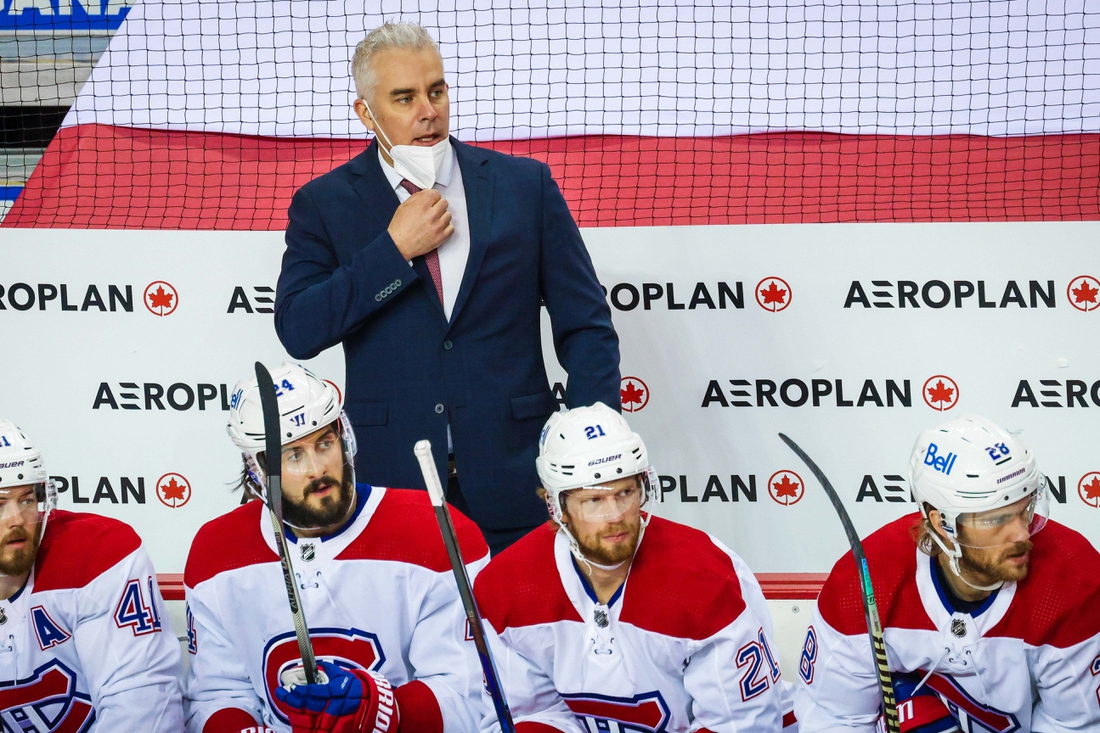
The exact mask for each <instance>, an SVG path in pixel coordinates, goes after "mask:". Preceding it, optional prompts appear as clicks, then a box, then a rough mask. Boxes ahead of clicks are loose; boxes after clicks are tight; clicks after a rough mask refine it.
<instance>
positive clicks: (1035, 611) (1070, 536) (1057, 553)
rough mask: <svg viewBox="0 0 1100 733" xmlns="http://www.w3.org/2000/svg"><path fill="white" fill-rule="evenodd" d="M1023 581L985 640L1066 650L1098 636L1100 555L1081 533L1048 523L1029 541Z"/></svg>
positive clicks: (1054, 523) (1099, 622) (1099, 625)
mask: <svg viewBox="0 0 1100 733" xmlns="http://www.w3.org/2000/svg"><path fill="white" fill-rule="evenodd" d="M1032 542H1033V543H1034V546H1033V548H1032V550H1031V560H1030V562H1029V567H1028V575H1027V577H1026V578H1025V579H1024V580H1022V581H1020V582H1019V583H1018V584H1017V586H1016V595H1015V597H1014V598H1013V599H1012V605H1011V606H1009V610H1008V612H1007V613H1006V614H1005V616H1004V618H1002V619H1001V620H1000V621H999V622H998V623H997V625H996V626H994V627H993V628H992V629H990V631H989V633H988V634H987V636H1007V637H1012V638H1017V639H1023V640H1024V641H1025V642H1026V643H1027V644H1030V645H1032V646H1042V645H1049V646H1054V647H1058V648H1061V649H1064V648H1066V647H1070V646H1074V645H1076V644H1080V643H1081V642H1083V641H1085V640H1086V639H1090V638H1092V637H1094V636H1097V635H1098V634H1100V613H1095V612H1090V611H1089V610H1088V609H1097V608H1100V552H1097V550H1096V548H1095V547H1093V546H1092V544H1091V543H1090V542H1089V541H1088V540H1087V539H1085V537H1083V536H1082V535H1081V534H1080V533H1078V532H1076V531H1074V530H1072V529H1070V528H1069V527H1066V526H1064V525H1061V524H1058V523H1057V522H1048V523H1047V526H1046V527H1045V528H1044V529H1043V531H1042V532H1040V533H1039V534H1037V535H1035V537H1034V538H1033V539H1032Z"/></svg>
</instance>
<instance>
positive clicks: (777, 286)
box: [756, 277, 791, 313]
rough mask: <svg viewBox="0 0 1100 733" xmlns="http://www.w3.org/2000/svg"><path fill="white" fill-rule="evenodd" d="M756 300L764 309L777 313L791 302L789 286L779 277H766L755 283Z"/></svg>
mask: <svg viewBox="0 0 1100 733" xmlns="http://www.w3.org/2000/svg"><path fill="white" fill-rule="evenodd" d="M756 302H757V304H758V305H759V306H760V307H761V308H763V309H764V310H766V311H771V312H772V313H778V312H779V311H781V310H784V309H785V308H786V307H787V306H789V305H790V304H791V286H790V285H788V284H787V281H786V280H784V279H783V278H781V277H766V278H764V279H763V280H761V281H760V282H758V283H757V284H756Z"/></svg>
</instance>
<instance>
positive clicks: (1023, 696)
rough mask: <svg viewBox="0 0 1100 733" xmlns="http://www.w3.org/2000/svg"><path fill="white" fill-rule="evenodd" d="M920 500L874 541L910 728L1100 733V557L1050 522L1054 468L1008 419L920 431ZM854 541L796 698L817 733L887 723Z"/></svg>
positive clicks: (812, 634) (883, 610)
mask: <svg viewBox="0 0 1100 733" xmlns="http://www.w3.org/2000/svg"><path fill="white" fill-rule="evenodd" d="M909 485H910V486H911V487H912V488H913V494H914V496H915V497H916V500H917V502H918V503H919V506H920V514H911V515H909V516H906V517H902V518H901V519H899V520H897V521H895V522H893V523H891V524H888V525H886V526H885V527H883V528H882V529H880V530H878V531H877V532H875V533H874V534H872V535H871V536H869V537H868V538H867V539H866V540H864V542H863V547H864V551H865V552H866V555H867V563H868V565H869V566H870V570H871V577H872V581H873V584H874V590H875V596H876V598H877V599H878V602H879V613H880V615H881V618H882V626H883V637H884V640H885V643H886V657H887V659H888V661H889V667H890V672H891V675H892V682H893V688H894V694H895V697H896V699H897V712H898V720H899V722H900V727H901V731H902V733H939V732H941V731H942V732H945V733H946V732H949V731H964V732H970V733H977V732H978V731H982V732H987V733H1010V732H1011V731H1019V732H1021V733H1023V732H1026V731H1035V732H1036V733H1048V732H1049V733H1056V732H1057V733H1069V732H1070V731H1080V732H1081V733H1085V731H1098V730H1100V693H1098V688H1100V554H1098V553H1097V551H1096V548H1094V547H1093V546H1092V545H1091V544H1090V543H1089V541H1088V540H1087V539H1085V538H1084V537H1082V536H1081V535H1080V534H1078V533H1077V532H1074V531H1073V530H1071V529H1069V528H1068V527H1064V526H1062V525H1060V524H1058V523H1057V522H1054V521H1048V519H1047V507H1048V502H1049V495H1048V493H1047V479H1046V477H1045V476H1044V475H1043V474H1042V473H1040V472H1039V469H1038V467H1037V465H1036V461H1035V457H1034V456H1033V455H1032V453H1031V451H1030V450H1029V449H1028V448H1027V447H1026V446H1025V445H1024V444H1023V443H1022V442H1020V440H1019V439H1017V438H1016V437H1015V436H1014V435H1012V434H1011V433H1009V432H1008V431H1007V430H1005V429H1004V428H1002V427H1000V426H998V425H996V424H995V423H993V422H992V421H990V420H988V419H986V418H983V417H979V416H977V415H965V416H963V417H962V418H959V419H956V420H952V421H950V422H947V423H944V424H943V425H941V426H939V427H937V428H934V429H931V430H926V431H924V432H923V433H921V435H920V437H919V438H918V439H917V443H916V445H915V446H914V448H913V453H912V457H911V459H910V461H909ZM856 573H857V569H856V564H855V562H854V560H853V559H852V554H851V553H850V552H849V553H848V554H847V555H845V556H844V557H843V558H841V560H840V561H839V562H838V563H837V564H836V566H835V567H834V568H833V571H832V573H831V574H830V575H829V578H828V580H827V581H826V582H825V585H824V587H823V588H822V590H821V595H820V596H819V598H818V603H817V609H816V611H815V612H814V616H813V623H812V624H811V626H810V629H809V631H808V632H807V635H806V644H805V646H804V648H803V650H802V656H801V660H800V664H799V669H798V674H799V677H800V678H801V679H800V685H799V691H798V694H797V698H796V703H797V707H796V709H797V712H798V718H799V723H800V724H801V726H802V728H801V729H802V731H803V732H804V733H806V732H808V733H820V732H823V731H829V732H830V733H831V732H833V731H856V732H857V733H858V732H860V731H863V732H865V733H873V732H874V731H875V730H876V726H879V727H878V728H877V729H878V730H881V721H880V713H881V696H880V692H879V685H878V677H877V675H876V666H875V660H874V656H873V655H872V651H871V645H870V642H869V640H868V636H867V626H866V621H865V620H864V615H863V606H862V603H861V601H860V588H859V582H858V580H857V575H856Z"/></svg>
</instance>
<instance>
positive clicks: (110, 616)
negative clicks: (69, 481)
mask: <svg viewBox="0 0 1100 733" xmlns="http://www.w3.org/2000/svg"><path fill="white" fill-rule="evenodd" d="M56 503H57V494H56V492H55V491H54V487H53V483H52V482H51V481H50V480H49V479H48V478H47V476H46V468H45V465H44V463H43V461H42V454H41V453H40V452H39V451H38V450H36V449H35V448H34V446H32V445H31V442H30V441H29V440H28V439H27V437H26V436H25V435H24V434H23V433H22V432H21V431H20V430H19V428H17V427H16V426H15V425H13V424H12V423H11V422H9V421H7V420H0V599H2V600H0V680H2V681H0V728H2V729H3V730H4V731H26V732H28V733H29V732H30V731H34V732H35V733H47V731H56V732H57V733H62V732H65V733H70V732H71V733H77V732H78V731H79V732H81V733H84V732H88V731H103V732H111V733H113V732H114V731H151V732H157V731H159V732H161V733H169V732H171V733H176V732H177V731H179V730H180V729H181V728H182V727H183V706H182V702H181V696H180V687H179V681H178V674H179V662H180V648H179V643H178V642H177V641H176V638H175V636H173V635H172V630H171V627H170V626H168V625H167V624H166V623H165V622H162V620H161V619H164V618H165V615H164V601H163V600H162V599H161V596H160V590H159V589H158V588H157V581H156V574H155V573H154V572H153V564H152V563H151V562H150V561H149V557H148V555H146V553H145V549H144V548H143V547H142V546H141V540H140V539H139V538H138V536H137V534H135V533H134V531H133V530H132V529H130V527H129V526H127V525H125V524H123V523H122V522H119V521H116V520H114V519H107V518H106V517H100V516H96V515H94V514H82V513H81V514H77V513H73V512H66V511H62V510H58V509H55V508H54V507H55V505H56ZM47 520H48V521H47Z"/></svg>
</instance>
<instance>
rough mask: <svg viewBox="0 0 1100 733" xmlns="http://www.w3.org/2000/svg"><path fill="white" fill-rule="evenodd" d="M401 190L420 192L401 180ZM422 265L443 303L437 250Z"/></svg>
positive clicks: (426, 256) (406, 180)
mask: <svg viewBox="0 0 1100 733" xmlns="http://www.w3.org/2000/svg"><path fill="white" fill-rule="evenodd" d="M399 185H400V186H401V188H403V189H405V190H406V191H408V192H409V193H410V194H414V193H417V192H419V191H420V186H417V185H416V184H415V183H413V182H412V181H410V180H408V179H402V180H401V183H400V184H399ZM424 264H425V265H427V266H428V274H429V275H431V276H432V282H433V283H435V292H436V293H438V294H439V302H440V303H442V302H443V275H441V274H440V272H439V250H438V249H433V250H432V251H431V252H429V253H428V254H426V255H424Z"/></svg>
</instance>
